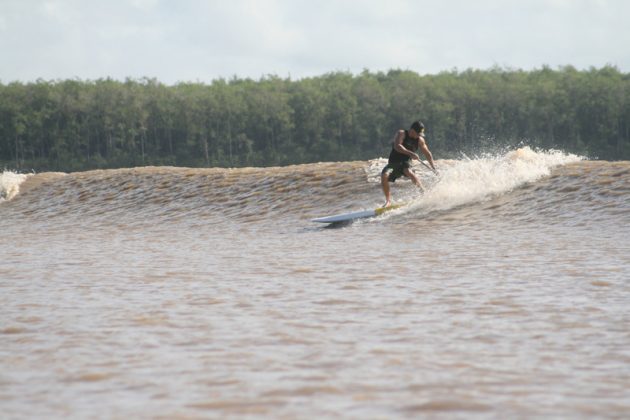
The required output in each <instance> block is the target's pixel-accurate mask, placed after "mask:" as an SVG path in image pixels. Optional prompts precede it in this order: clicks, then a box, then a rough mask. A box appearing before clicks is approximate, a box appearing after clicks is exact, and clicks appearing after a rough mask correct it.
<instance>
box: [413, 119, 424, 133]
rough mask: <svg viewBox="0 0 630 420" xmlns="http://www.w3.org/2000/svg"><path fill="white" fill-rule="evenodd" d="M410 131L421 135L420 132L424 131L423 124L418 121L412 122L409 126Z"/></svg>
mask: <svg viewBox="0 0 630 420" xmlns="http://www.w3.org/2000/svg"><path fill="white" fill-rule="evenodd" d="M411 129H412V130H414V131H415V132H416V133H421V132H422V130H424V124H422V123H421V122H420V121H414V122H413V123H412V124H411Z"/></svg>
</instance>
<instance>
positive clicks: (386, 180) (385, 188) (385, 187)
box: [381, 171, 392, 207]
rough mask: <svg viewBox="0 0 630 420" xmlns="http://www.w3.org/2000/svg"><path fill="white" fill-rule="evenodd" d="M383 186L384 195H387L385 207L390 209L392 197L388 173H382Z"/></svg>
mask: <svg viewBox="0 0 630 420" xmlns="http://www.w3.org/2000/svg"><path fill="white" fill-rule="evenodd" d="M381 186H382V187H383V194H385V205H384V206H383V207H388V206H390V205H391V204H392V202H391V201H392V197H391V195H390V192H389V172H387V171H383V173H381Z"/></svg>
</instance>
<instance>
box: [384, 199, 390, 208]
mask: <svg viewBox="0 0 630 420" xmlns="http://www.w3.org/2000/svg"><path fill="white" fill-rule="evenodd" d="M391 205H392V203H391V201H389V200H387V201H386V202H385V204H384V205H383V207H382V208H385V207H389V206H391Z"/></svg>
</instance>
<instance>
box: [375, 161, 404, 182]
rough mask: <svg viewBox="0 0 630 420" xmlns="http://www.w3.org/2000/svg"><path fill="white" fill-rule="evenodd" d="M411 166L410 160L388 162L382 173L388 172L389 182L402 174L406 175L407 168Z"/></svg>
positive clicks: (394, 180)
mask: <svg viewBox="0 0 630 420" xmlns="http://www.w3.org/2000/svg"><path fill="white" fill-rule="evenodd" d="M409 168H411V163H409V161H408V160H404V161H402V162H388V163H387V166H385V167H384V168H383V170H382V171H381V174H387V175H388V176H389V177H388V180H389V182H396V180H397V179H398V178H400V177H401V176H405V172H404V171H405V169H409Z"/></svg>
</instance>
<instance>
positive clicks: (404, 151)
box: [394, 130, 420, 160]
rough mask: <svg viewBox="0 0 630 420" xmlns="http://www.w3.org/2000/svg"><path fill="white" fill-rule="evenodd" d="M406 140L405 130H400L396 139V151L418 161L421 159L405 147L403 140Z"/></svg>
mask: <svg viewBox="0 0 630 420" xmlns="http://www.w3.org/2000/svg"><path fill="white" fill-rule="evenodd" d="M404 139H405V130H398V134H396V138H395V139H394V150H396V151H397V152H399V153H402V154H403V155H407V156H409V157H411V159H414V160H418V159H420V157H419V156H418V155H417V154H415V153H414V152H412V151H411V150H409V149H407V148H406V147H405V146H403V140H404Z"/></svg>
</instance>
